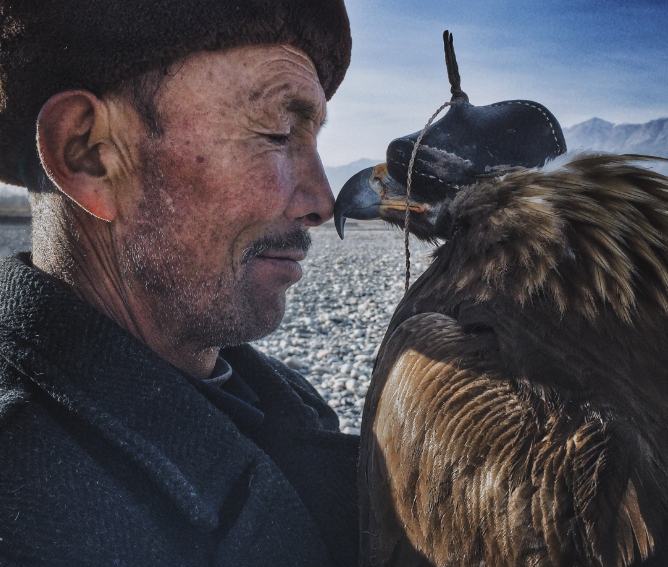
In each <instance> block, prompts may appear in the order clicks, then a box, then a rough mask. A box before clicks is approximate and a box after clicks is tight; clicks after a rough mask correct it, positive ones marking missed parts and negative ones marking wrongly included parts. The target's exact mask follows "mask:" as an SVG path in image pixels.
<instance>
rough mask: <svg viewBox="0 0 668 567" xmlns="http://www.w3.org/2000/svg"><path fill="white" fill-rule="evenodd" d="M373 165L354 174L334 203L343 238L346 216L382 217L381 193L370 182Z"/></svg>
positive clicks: (339, 231)
mask: <svg viewBox="0 0 668 567" xmlns="http://www.w3.org/2000/svg"><path fill="white" fill-rule="evenodd" d="M374 169H375V168H373V167H368V168H367V169H363V170H362V171H360V172H359V173H356V174H355V175H353V176H352V177H351V178H350V179H348V181H346V184H345V185H344V186H343V187H342V188H341V191H340V192H339V196H338V197H337V198H336V204H335V205H334V225H335V226H336V232H338V233H339V237H340V238H341V240H343V225H344V224H346V218H350V219H358V220H372V219H379V218H380V195H379V194H378V193H376V192H375V191H374V190H373V189H372V188H371V184H370V180H371V177H372V176H373V172H374Z"/></svg>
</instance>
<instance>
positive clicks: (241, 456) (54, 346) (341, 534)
mask: <svg viewBox="0 0 668 567" xmlns="http://www.w3.org/2000/svg"><path fill="white" fill-rule="evenodd" d="M156 4H157V5H156ZM0 13H1V14H2V15H1V25H2V40H1V41H0V73H1V76H2V102H3V105H2V109H1V111H0V178H1V179H2V180H3V181H7V182H13V183H19V184H25V185H27V187H28V189H29V191H30V199H31V206H32V209H33V243H32V244H33V246H32V247H33V251H32V257H31V256H30V255H29V254H18V255H15V256H11V257H8V258H7V259H5V260H3V262H2V264H1V266H0V454H1V455H2V460H1V461H0V503H1V505H0V565H69V566H71V565H142V566H143V565H178V566H182V565H244V566H247V565H353V564H356V550H357V534H356V526H357V518H356V511H357V507H356V500H355V465H356V460H357V444H358V438H357V437H353V436H345V435H342V434H340V433H339V432H338V420H337V418H336V415H335V414H334V413H333V412H332V410H331V409H330V408H329V407H328V406H327V405H326V404H325V403H324V402H323V400H322V399H321V398H320V397H319V396H318V395H317V393H316V392H315V390H314V389H313V388H312V387H310V385H309V384H308V383H307V382H306V381H305V380H304V379H303V378H302V377H301V376H300V375H298V374H296V373H293V372H292V371H290V370H289V369H287V368H286V367H285V366H283V365H282V364H280V363H278V362H277V361H275V360H273V359H270V358H268V357H265V356H263V355H261V354H260V353H258V352H256V351H255V350H253V349H252V348H251V347H250V346H248V345H247V344H245V343H247V342H248V341H251V340H254V339H257V338H259V337H261V336H263V335H265V334H267V333H269V332H271V331H272V330H274V329H275V328H276V327H277V325H278V324H279V322H280V320H281V317H282V315H283V311H284V303H285V290H286V289H287V288H288V287H289V286H290V285H292V284H293V283H295V282H296V281H297V280H298V279H299V278H300V277H301V268H300V266H299V261H301V260H302V259H303V258H304V257H305V255H306V252H307V250H308V246H309V241H310V240H309V236H308V232H307V230H308V229H309V228H310V227H313V226H317V225H319V224H321V223H322V222H324V221H325V220H327V219H328V218H329V217H330V216H331V215H332V208H333V198H332V195H331V191H330V189H329V186H328V184H327V181H326V178H325V176H324V173H323V170H322V166H321V164H320V160H319V157H318V154H317V151H316V136H317V134H318V131H319V129H320V128H321V126H322V123H323V121H324V118H325V103H326V100H328V99H329V98H330V97H331V96H332V95H333V93H334V91H335V90H336V88H337V87H338V85H339V83H340V82H341V80H342V78H343V75H344V73H345V70H346V68H347V65H348V62H349V58H350V44H351V42H350V33H349V25H348V19H347V16H346V13H345V8H344V6H343V3H342V1H341V0H319V1H318V2H312V1H307V0H283V1H282V2H269V1H259V0H256V1H254V2H245V3H243V4H237V3H236V2H233V1H226V0H223V1H221V0H198V1H189V2H187V3H186V2H180V1H178V2H171V1H167V0H163V1H162V2H158V3H155V2H149V1H148V0H145V1H144V0H141V1H137V0H135V1H133V2H128V3H125V4H124V5H123V4H121V3H109V2H101V1H99V2H96V1H90V0H88V1H86V2H83V1H81V0H68V1H65V2H63V1H60V2H55V1H44V0H42V1H40V2H24V3H20V4H17V3H15V2H9V1H3V2H2V10H0ZM221 347H223V348H222V350H221Z"/></svg>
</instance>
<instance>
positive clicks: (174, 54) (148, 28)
mask: <svg viewBox="0 0 668 567" xmlns="http://www.w3.org/2000/svg"><path fill="white" fill-rule="evenodd" d="M279 43H285V44H291V45H293V46H295V47H298V48H300V49H301V50H303V51H304V52H305V53H306V54H307V55H308V56H309V57H310V58H311V59H312V61H313V63H314V64H315V67H316V70H317V72H318V77H319V79H320V83H321V85H322V88H323V90H324V91H325V95H326V97H327V100H329V99H330V98H331V97H332V95H333V94H334V92H335V91H336V89H337V88H338V86H339V84H340V83H341V81H342V80H343V77H344V75H345V73H346V70H347V68H348V65H349V64H350V52H351V47H352V39H351V36H350V23H349V21H348V15H347V13H346V9H345V6H344V2H343V0H243V1H241V0H188V1H183V0H0V180H1V181H4V182H7V183H12V184H18V185H23V184H24V183H23V180H22V179H21V175H20V173H19V161H20V156H21V154H22V152H24V151H25V148H26V146H27V144H30V143H32V142H33V141H34V137H35V122H36V119H37V116H38V114H39V111H40V109H41V108H42V106H43V104H44V103H45V102H46V101H47V100H48V99H49V98H50V97H51V96H53V95H54V94H56V93H58V92H62V91H64V90H68V89H76V88H82V89H86V90H89V91H91V92H93V93H95V94H98V95H100V94H103V93H105V92H108V91H110V90H113V89H114V88H116V87H118V86H119V85H120V84H121V83H122V82H123V81H124V80H127V79H129V78H131V77H134V76H137V75H141V74H142V73H144V72H146V71H149V70H152V69H156V68H160V67H161V66H166V65H168V64H169V63H171V62H172V61H174V60H176V59H178V58H179V57H184V56H185V55H187V54H188V53H193V52H196V51H201V50H216V49H226V48H230V47H237V46H242V45H260V44H279Z"/></svg>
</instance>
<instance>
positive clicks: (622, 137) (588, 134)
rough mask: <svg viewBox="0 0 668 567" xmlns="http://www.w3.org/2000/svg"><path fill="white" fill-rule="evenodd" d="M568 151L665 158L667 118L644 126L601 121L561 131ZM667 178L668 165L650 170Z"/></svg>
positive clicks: (592, 121)
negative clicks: (594, 151)
mask: <svg viewBox="0 0 668 567" xmlns="http://www.w3.org/2000/svg"><path fill="white" fill-rule="evenodd" d="M564 136H565V137H566V145H567V146H568V149H569V151H573V150H577V149H580V150H598V151H603V152H612V153H618V154H645V155H651V156H659V157H665V158H668V118H659V119H658V120H650V121H649V122H645V123H644V124H613V123H612V122H607V121H606V120H601V119H600V118H591V119H590V120H587V121H586V122H582V123H580V124H576V125H575V126H571V127H570V128H564ZM653 168H654V169H656V170H657V171H660V172H661V173H664V174H668V164H666V163H664V164H657V165H656V166H655V167H653Z"/></svg>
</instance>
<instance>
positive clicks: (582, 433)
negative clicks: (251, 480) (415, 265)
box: [335, 35, 668, 567]
mask: <svg viewBox="0 0 668 567" xmlns="http://www.w3.org/2000/svg"><path fill="white" fill-rule="evenodd" d="M446 40H447V41H446V60H448V57H450V60H449V61H448V62H449V65H448V70H449V74H450V80H451V83H452V85H453V86H452V92H453V99H452V106H451V108H450V109H449V111H448V113H447V114H446V115H445V116H444V118H443V119H442V120H440V121H438V122H436V123H435V124H434V125H432V126H430V128H429V129H427V131H426V134H425V135H424V138H423V140H422V144H421V145H420V147H419V150H418V151H417V154H416V156H415V157H416V159H415V162H414V163H415V165H414V168H413V171H412V193H411V198H410V208H411V213H410V223H409V227H410V231H411V232H412V233H413V234H415V235H416V236H418V237H419V238H422V239H428V240H432V241H442V244H441V245H440V247H439V248H438V249H436V251H435V252H434V255H433V262H432V263H431V265H430V267H429V268H428V269H427V271H426V272H425V273H424V274H423V275H422V276H421V277H420V278H419V279H418V280H417V281H416V282H415V284H414V285H413V286H412V287H411V288H410V290H409V291H408V293H407V294H406V296H405V297H404V298H403V300H402V301H401V303H400V304H399V306H398V308H397V310H396V312H395V314H394V316H393V318H392V321H391V323H390V326H389V328H388V330H387V333H386V335H385V338H384V340H383V344H382V346H381V349H380V353H379V355H378V359H377V362H376V365H375V368H374V373H373V379H372V382H371V387H370V389H369V392H368V395H367V399H366V404H365V407H364V414H363V422H362V446H361V457H360V470H359V488H360V503H361V507H362V509H361V533H362V536H361V551H362V557H363V560H362V561H363V565H374V566H381V565H382V566H389V565H393V566H408V565H411V566H418V565H420V566H422V565H425V566H426V565H438V566H464V565H466V566H473V565H475V566H488V567H491V566H520V565H527V566H528V565H532V566H533V565H536V566H539V565H540V566H543V565H545V566H547V565H550V566H563V567H572V566H592V567H593V566H619V567H624V566H627V565H636V564H641V563H642V564H643V565H668V178H666V177H664V176H662V175H659V174H658V173H654V172H652V171H649V170H647V169H644V168H641V167H638V166H637V165H636V163H637V161H638V160H639V156H624V155H622V156H620V155H592V154H579V155H569V154H564V152H565V150H566V148H565V143H564V140H563V135H562V133H561V129H560V128H559V125H558V123H557V121H556V119H555V118H554V117H553V116H552V115H551V113H549V111H547V109H546V108H545V107H543V106H542V105H539V104H537V103H534V102H531V101H506V102H504V103H499V104H497V105H490V106H485V107H476V106H473V105H471V104H469V102H468V98H467V97H466V95H465V94H464V93H463V92H462V91H461V89H459V77H458V72H457V69H456V63H454V52H453V51H452V43H451V41H452V39H451V36H447V35H446ZM448 44H449V46H450V51H449V52H448ZM448 53H449V55H448ZM417 137H418V136H417V134H413V135H411V136H407V137H405V138H400V139H398V140H395V141H394V142H392V144H390V146H389V147H388V152H387V164H383V165H380V166H376V167H375V168H371V169H369V170H365V171H363V172H361V173H360V174H358V175H357V176H355V177H353V178H352V179H351V180H350V181H349V182H348V183H347V184H346V186H344V188H343V190H342V191H341V194H340V195H339V197H338V199H337V204H336V209H335V221H336V224H337V228H338V229H339V232H340V234H341V235H342V231H343V222H344V220H345V218H346V217H351V218H362V219H364V218H378V217H380V218H383V219H385V220H387V221H389V222H390V223H393V224H396V225H398V226H403V222H404V207H405V205H406V179H407V171H408V162H409V157H410V155H411V152H412V150H413V148H414V145H415V141H416V139H417ZM546 161H547V164H545V162H546Z"/></svg>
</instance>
